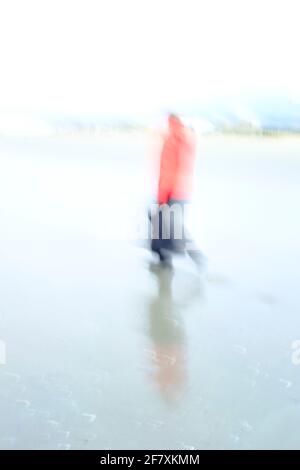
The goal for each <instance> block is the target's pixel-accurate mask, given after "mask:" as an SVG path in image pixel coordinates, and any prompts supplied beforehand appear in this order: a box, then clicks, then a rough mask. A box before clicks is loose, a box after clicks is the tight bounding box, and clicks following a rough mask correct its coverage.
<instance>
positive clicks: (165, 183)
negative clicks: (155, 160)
mask: <svg viewBox="0 0 300 470" xmlns="http://www.w3.org/2000/svg"><path fill="white" fill-rule="evenodd" d="M195 159H196V138H195V134H194V132H193V130H192V129H189V128H187V127H186V126H185V125H184V124H183V123H182V121H181V120H180V118H179V117H178V116H176V115H175V114H170V115H169V118H168V133H167V135H166V137H165V140H164V144H163V147H162V151H161V156H160V171H159V179H158V191H157V205H156V208H155V210H152V211H151V214H150V218H151V222H152V232H151V250H152V251H153V252H154V253H156V254H157V255H158V256H159V260H160V262H161V264H162V265H166V266H171V265H172V253H175V252H176V253H187V254H188V255H189V256H190V257H191V258H192V259H193V261H194V262H195V263H196V264H197V266H200V265H201V261H202V255H201V253H200V251H199V249H198V248H197V246H196V244H195V242H194V241H193V240H192V239H191V237H190V235H189V233H188V231H187V229H186V227H185V224H184V212H185V208H186V204H188V203H189V201H190V198H191V193H192V186H193V184H192V183H193V173H194V165H195Z"/></svg>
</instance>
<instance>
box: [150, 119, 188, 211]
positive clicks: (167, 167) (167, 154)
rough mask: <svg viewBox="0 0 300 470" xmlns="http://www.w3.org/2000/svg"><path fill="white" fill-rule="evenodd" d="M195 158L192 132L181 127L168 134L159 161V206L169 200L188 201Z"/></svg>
mask: <svg viewBox="0 0 300 470" xmlns="http://www.w3.org/2000/svg"><path fill="white" fill-rule="evenodd" d="M195 156H196V141H195V136H194V134H193V132H192V131H190V130H188V129H186V128H185V127H184V126H182V127H181V128H180V129H177V130H176V132H172V131H170V132H169V134H168V135H167V137H166V139H165V141H164V145H163V148H162V153H161V159H160V175H159V184H158V203H159V204H165V203H167V202H169V200H170V199H175V200H179V201H180V200H181V201H182V200H189V199H190V197H191V193H192V181H193V170H194V162H195Z"/></svg>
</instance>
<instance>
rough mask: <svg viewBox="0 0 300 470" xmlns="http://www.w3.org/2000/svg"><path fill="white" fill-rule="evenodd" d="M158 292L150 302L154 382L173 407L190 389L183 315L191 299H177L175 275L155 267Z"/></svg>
mask: <svg viewBox="0 0 300 470" xmlns="http://www.w3.org/2000/svg"><path fill="white" fill-rule="evenodd" d="M151 272H152V273H153V276H154V277H155V279H156V281H157V284H158V288H157V292H156V294H155V295H154V298H152V299H151V300H150V302H149V327H148V331H149V336H150V339H151V343H152V346H153V349H152V351H151V362H152V366H153V367H154V372H153V374H152V379H153V380H154V382H155V384H156V385H157V386H158V389H159V392H160V394H161V396H162V397H163V399H164V400H165V401H167V402H169V403H174V402H176V401H178V400H179V399H180V398H181V397H182V396H183V394H184V391H185V389H186V385H187V347H186V346H187V345H186V333H185V328H184V321H183V314H184V308H185V307H186V305H187V303H189V301H191V300H192V298H193V296H192V295H191V296H190V297H189V301H188V302H187V299H179V301H178V300H177V299H176V300H175V299H174V295H173V292H172V280H173V271H172V270H170V269H165V268H161V267H160V266H155V267H153V266H152V267H151ZM197 292H198V293H199V290H198V291H197Z"/></svg>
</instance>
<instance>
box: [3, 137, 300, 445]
mask: <svg viewBox="0 0 300 470" xmlns="http://www.w3.org/2000/svg"><path fill="white" fill-rule="evenodd" d="M148 148H149V146H148V142H147V141H144V140H143V139H142V138H138V139H137V138H133V137H132V138H131V139H129V138H126V139H121V138H118V139H106V140H104V139H103V140H88V139H86V140H83V139H81V140H80V139H73V140H71V139H64V138H53V139H44V140H42V139H41V140H29V139H27V140H22V141H21V140H18V141H17V140H14V141H13V140H9V139H6V140H4V139H2V140H1V141H0V217H1V232H0V260H1V263H0V298H1V301H0V340H1V341H2V343H1V344H2V345H4V343H5V352H6V358H5V361H4V357H3V355H2V360H1V361H0V362H5V364H0V397H1V400H0V416H1V420H0V448H1V449H31V448H34V449H115V448H123V449H127V448H129V449H132V448H144V449H151V448H157V449H159V448H162V449H187V450H189V449H211V448H213V449H215V448H217V449H223V448H224V449H241V448H244V449H248V448H250V449H252V448H297V449H299V448H300V440H299V437H298V432H297V431H298V427H299V422H300V365H297V364H296V363H295V361H293V360H292V359H293V353H294V352H295V351H294V350H293V342H295V341H296V340H300V321H299V307H300V302H299V297H298V288H299V287H298V286H299V274H298V271H299V269H298V266H299V262H300V242H299V240H300V223H299V220H298V213H299V210H298V205H299V199H300V189H299V179H300V152H299V151H300V141H299V140H297V139H255V138H253V139H243V138H240V139H233V138H227V139H226V138H205V139H202V140H200V142H199V158H198V163H197V172H196V178H195V179H196V181H195V183H196V184H195V196H194V202H193V205H192V207H191V212H190V219H189V225H190V228H191V230H192V231H193V233H194V236H195V238H196V240H197V241H198V244H199V245H200V247H201V249H202V250H203V252H204V254H205V255H206V257H207V267H206V268H205V269H204V270H203V272H202V273H201V274H200V275H199V274H198V273H197V272H196V270H195V268H194V266H193V265H192V263H191V262H190V261H189V260H188V259H184V258H178V259H176V260H175V262H174V271H173V272H169V271H168V270H160V269H158V268H157V266H156V265H155V264H153V259H152V256H151V254H150V253H149V252H148V251H147V250H146V249H145V248H143V246H142V244H140V243H137V242H136V241H135V239H134V238H135V237H134V234H135V230H136V217H138V216H139V215H140V213H141V211H143V210H144V208H145V207H146V205H147V203H148V200H147V195H148V186H149V185H148V184H147V165H146V164H145V158H146V156H147V154H148ZM0 359H1V356H0Z"/></svg>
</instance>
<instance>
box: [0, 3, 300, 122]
mask: <svg viewBox="0 0 300 470" xmlns="http://www.w3.org/2000/svg"><path fill="white" fill-rule="evenodd" d="M299 13H300V2H299V0H295V1H291V0H283V1H281V0H280V1H276V0H272V1H268V0H235V1H233V0H220V1H216V0H206V1H202V0H195V1H190V0H26V1H24V0H20V1H17V0H0V57H1V62H0V64H1V70H0V108H3V107H4V108H16V107H17V108H34V109H43V110H48V111H51V110H53V111H59V112H66V113H73V112H74V113H76V114H78V113H115V112H118V111H120V112H133V113H134V112H138V111H147V110H151V109H153V108H158V107H160V106H165V105H169V104H170V105H176V104H178V103H179V104H180V103H186V102H193V101H194V100H199V99H204V98H206V97H210V96H220V95H221V96H224V95H226V94H231V93H232V92H234V93H247V92H248V91H254V92H256V91H263V92H264V91H265V90H269V91H270V92H273V91H274V92H278V91H280V92H286V93H289V94H290V95H291V97H292V98H295V99H298V98H299V97H300V66H299V50H298V49H299V44H300V28H299V18H300V15H299ZM299 102H300V100H299Z"/></svg>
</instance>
